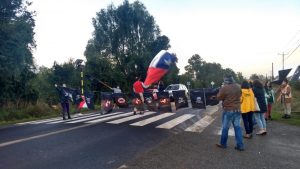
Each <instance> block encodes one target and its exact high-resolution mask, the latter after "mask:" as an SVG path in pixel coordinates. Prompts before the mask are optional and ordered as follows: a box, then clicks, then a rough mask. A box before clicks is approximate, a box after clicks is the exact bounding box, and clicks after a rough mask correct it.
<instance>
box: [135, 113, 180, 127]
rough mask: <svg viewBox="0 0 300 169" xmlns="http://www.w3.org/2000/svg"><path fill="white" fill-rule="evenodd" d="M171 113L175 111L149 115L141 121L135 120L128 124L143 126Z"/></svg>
mask: <svg viewBox="0 0 300 169" xmlns="http://www.w3.org/2000/svg"><path fill="white" fill-rule="evenodd" d="M173 114H175V113H163V114H160V115H158V116H154V117H151V118H149V119H145V120H142V121H139V122H136V123H132V124H130V125H131V126H145V125H147V124H150V123H153V122H155V121H158V120H161V119H163V118H166V117H169V116H171V115H173Z"/></svg>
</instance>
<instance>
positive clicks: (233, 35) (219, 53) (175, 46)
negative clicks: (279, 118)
mask: <svg viewBox="0 0 300 169" xmlns="http://www.w3.org/2000/svg"><path fill="white" fill-rule="evenodd" d="M32 2H33V5H32V6H31V8H30V9H31V10H35V11H36V17H35V19H36V28H35V32H36V35H35V39H36V43H37V48H36V50H35V51H34V57H35V60H36V63H37V64H38V65H39V66H42V65H43V66H47V67H51V66H52V65H53V62H54V61H57V62H58V63H63V62H66V61H67V60H68V59H69V58H74V59H77V58H81V59H84V58H85V57H84V54H83V53H84V50H85V47H86V44H87V41H88V40H89V39H90V38H91V37H92V35H91V34H92V32H93V26H92V18H93V17H95V16H96V12H99V11H100V9H103V8H106V7H107V6H108V5H109V4H111V3H113V4H114V5H115V6H118V5H120V4H121V3H122V2H123V0H32ZM129 2H133V1H132V0H129ZM140 2H142V3H143V4H144V5H145V6H146V8H147V10H148V11H149V12H150V14H151V15H152V16H154V18H155V20H156V23H157V24H158V25H159V27H160V29H161V31H162V34H164V35H166V36H168V37H169V38H170V43H171V46H172V48H171V50H172V51H174V52H175V53H177V55H178V58H179V60H178V66H179V68H180V69H181V73H183V72H184V66H185V65H187V60H188V59H189V58H190V57H191V56H192V55H193V54H199V55H200V56H201V57H202V58H203V59H204V60H205V61H207V62H217V63H220V64H222V66H223V67H224V68H227V67H229V68H232V69H233V70H234V71H236V72H242V73H243V75H245V76H249V75H251V74H252V73H259V74H263V75H265V74H268V75H270V74H271V65H272V63H274V69H275V74H276V72H277V71H278V70H279V69H282V56H280V55H279V53H282V52H284V53H289V54H288V55H286V56H285V68H295V67H296V66H298V65H300V47H299V48H298V49H297V47H298V46H299V45H300V22H299V21H300V1H299V0H210V1H208V0H184V1H183V0H140ZM295 49H297V50H295ZM145 71H146V70H145ZM293 72H294V70H293V71H292V73H293Z"/></svg>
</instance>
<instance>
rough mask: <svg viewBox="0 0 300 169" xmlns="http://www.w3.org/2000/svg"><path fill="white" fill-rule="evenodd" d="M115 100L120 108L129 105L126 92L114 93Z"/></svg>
mask: <svg viewBox="0 0 300 169" xmlns="http://www.w3.org/2000/svg"><path fill="white" fill-rule="evenodd" d="M113 98H114V102H115V103H116V105H117V106H118V107H120V108H126V107H128V99H127V98H126V96H125V94H124V93H114V94H113Z"/></svg>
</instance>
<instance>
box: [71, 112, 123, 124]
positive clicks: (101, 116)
mask: <svg viewBox="0 0 300 169" xmlns="http://www.w3.org/2000/svg"><path fill="white" fill-rule="evenodd" d="M122 113H124V112H116V113H110V114H106V115H99V116H95V117H89V118H84V119H79V120H72V121H69V122H67V123H80V122H85V121H89V120H94V119H98V118H103V117H107V116H113V115H118V114H122Z"/></svg>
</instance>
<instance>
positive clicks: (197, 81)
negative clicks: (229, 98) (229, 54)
mask: <svg viewBox="0 0 300 169" xmlns="http://www.w3.org/2000/svg"><path fill="white" fill-rule="evenodd" d="M188 63H189V64H188V65H187V66H186V67H185V70H186V73H185V74H183V75H182V76H181V78H180V79H181V83H185V84H186V82H187V81H190V82H191V87H192V88H202V87H211V82H212V81H213V82H214V86H221V84H222V82H223V77H224V75H228V74H230V75H232V76H233V77H234V79H235V80H236V81H237V82H241V81H243V79H244V77H243V75H242V73H240V72H238V73H237V74H236V73H235V72H234V71H233V70H232V69H230V68H226V69H223V68H222V66H221V64H219V63H209V62H206V61H204V60H203V59H202V58H201V56H200V55H198V54H195V55H193V56H192V57H191V58H190V59H189V60H188Z"/></svg>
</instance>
